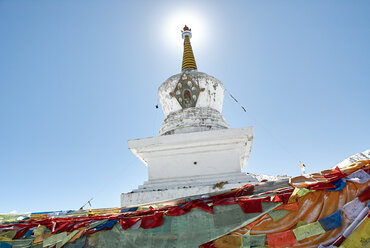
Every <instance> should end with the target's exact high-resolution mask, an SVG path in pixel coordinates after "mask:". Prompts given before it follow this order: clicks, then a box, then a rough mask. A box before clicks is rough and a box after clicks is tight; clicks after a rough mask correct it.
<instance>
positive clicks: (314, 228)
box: [293, 221, 325, 241]
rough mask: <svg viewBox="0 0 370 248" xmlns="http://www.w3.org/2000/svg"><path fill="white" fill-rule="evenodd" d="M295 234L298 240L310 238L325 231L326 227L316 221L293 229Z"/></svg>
mask: <svg viewBox="0 0 370 248" xmlns="http://www.w3.org/2000/svg"><path fill="white" fill-rule="evenodd" d="M293 232H294V235H295V237H296V239H297V240H298V241H300V240H302V239H305V238H309V237H312V236H315V235H319V234H323V233H325V230H324V228H323V227H322V226H321V224H320V222H318V221H316V222H314V223H310V224H307V225H303V226H300V227H297V228H295V229H293Z"/></svg>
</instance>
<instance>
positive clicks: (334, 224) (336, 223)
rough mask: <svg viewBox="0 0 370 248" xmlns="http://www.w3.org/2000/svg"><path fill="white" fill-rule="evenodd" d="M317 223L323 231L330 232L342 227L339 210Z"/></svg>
mask: <svg viewBox="0 0 370 248" xmlns="http://www.w3.org/2000/svg"><path fill="white" fill-rule="evenodd" d="M319 222H320V224H321V225H322V227H323V228H324V229H325V231H330V230H333V229H335V228H338V227H340V226H341V225H342V215H341V213H340V210H337V211H335V212H334V213H332V214H331V215H329V216H328V217H325V218H322V219H321V220H319Z"/></svg>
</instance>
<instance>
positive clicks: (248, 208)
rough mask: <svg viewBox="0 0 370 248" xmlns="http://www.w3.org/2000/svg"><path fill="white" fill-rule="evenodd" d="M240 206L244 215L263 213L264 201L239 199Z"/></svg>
mask: <svg viewBox="0 0 370 248" xmlns="http://www.w3.org/2000/svg"><path fill="white" fill-rule="evenodd" d="M237 201H238V204H239V205H240V207H241V208H242V209H243V212H244V213H261V212H262V200H261V199H238V200H237Z"/></svg>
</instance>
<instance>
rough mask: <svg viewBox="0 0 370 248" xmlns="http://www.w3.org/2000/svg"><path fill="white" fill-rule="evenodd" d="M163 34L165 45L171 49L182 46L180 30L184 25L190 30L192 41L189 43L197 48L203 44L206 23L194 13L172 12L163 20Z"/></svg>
mask: <svg viewBox="0 0 370 248" xmlns="http://www.w3.org/2000/svg"><path fill="white" fill-rule="evenodd" d="M164 21H165V25H164V33H165V36H164V37H166V41H167V42H166V44H168V45H169V46H172V47H181V46H182V37H181V30H182V29H183V27H184V26H185V25H187V26H188V27H189V28H191V31H192V39H191V42H192V44H194V45H195V46H197V47H200V46H201V45H202V43H204V39H205V37H207V35H206V34H205V32H206V28H205V26H206V23H205V21H204V19H203V18H202V16H201V15H200V14H199V13H197V12H196V11H186V12H184V11H182V12H173V13H172V14H171V15H170V16H169V17H168V18H166V19H165V20H164Z"/></svg>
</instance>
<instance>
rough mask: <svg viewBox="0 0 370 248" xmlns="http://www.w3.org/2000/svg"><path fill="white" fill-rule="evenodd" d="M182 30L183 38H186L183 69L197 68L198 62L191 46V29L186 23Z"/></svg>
mask: <svg viewBox="0 0 370 248" xmlns="http://www.w3.org/2000/svg"><path fill="white" fill-rule="evenodd" d="M181 32H182V38H183V39H184V56H183V58H182V71H184V70H188V69H194V70H196V69H197V64H196V63H195V58H194V54H193V49H192V48H191V43H190V38H191V29H190V28H188V27H187V26H186V25H185V27H184V29H183V30H182V31H181Z"/></svg>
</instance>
